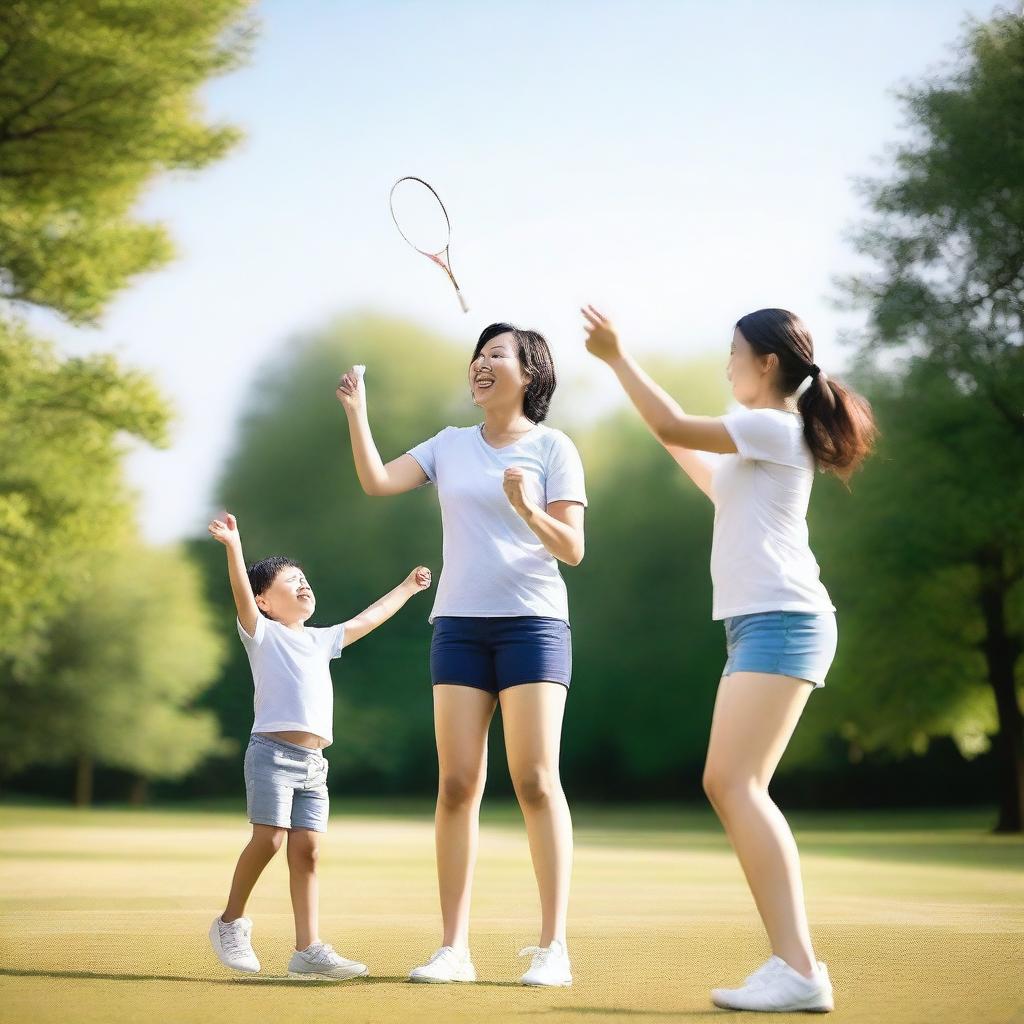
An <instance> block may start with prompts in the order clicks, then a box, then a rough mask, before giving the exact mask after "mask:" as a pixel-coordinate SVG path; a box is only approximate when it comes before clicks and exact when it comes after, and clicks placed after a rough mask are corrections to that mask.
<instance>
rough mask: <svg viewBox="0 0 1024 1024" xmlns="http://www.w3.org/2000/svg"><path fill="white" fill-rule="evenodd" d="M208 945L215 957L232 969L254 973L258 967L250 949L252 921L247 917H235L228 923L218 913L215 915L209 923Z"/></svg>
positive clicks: (258, 964) (257, 961) (257, 962)
mask: <svg viewBox="0 0 1024 1024" xmlns="http://www.w3.org/2000/svg"><path fill="white" fill-rule="evenodd" d="M210 945H211V946H213V951H214V953H216V954H217V959H218V960H219V961H220V962H221V963H222V964H223V965H224V966H225V967H230V968H231V970H233V971H242V972H244V973H245V974H255V973H256V972H257V971H258V970H259V969H260V962H259V960H257V959H256V954H255V953H254V952H253V951H252V921H250V920H249V918H247V917H236V918H235V919H234V921H232V922H231V923H230V924H227V923H226V922H224V921H222V920H221V918H220V915H218V916H217V917H215V918H214V919H213V924H211V925H210Z"/></svg>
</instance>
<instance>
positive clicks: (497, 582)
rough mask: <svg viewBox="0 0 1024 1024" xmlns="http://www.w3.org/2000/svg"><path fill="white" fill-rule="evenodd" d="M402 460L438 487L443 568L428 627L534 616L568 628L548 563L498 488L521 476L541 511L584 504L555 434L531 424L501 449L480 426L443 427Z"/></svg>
mask: <svg viewBox="0 0 1024 1024" xmlns="http://www.w3.org/2000/svg"><path fill="white" fill-rule="evenodd" d="M409 454H410V455H411V456H412V457H413V458H414V459H415V460H416V461H417V462H418V463H419V464H420V466H421V467H422V469H423V472H424V473H426V474H427V476H428V477H429V478H430V481H431V482H432V483H434V484H436V485H437V494H438V500H439V501H440V504H441V525H442V528H443V531H444V541H443V549H442V558H443V564H442V567H441V579H440V581H439V582H438V585H437V595H436V597H435V599H434V606H433V608H432V610H431V612H430V618H429V621H430V622H433V621H434V619H435V618H437V617H438V616H439V615H460V616H480V617H483V616H495V617H500V616H512V615H538V616H545V617H548V618H554V619H562V620H563V621H564V622H568V621H569V603H568V598H567V596H566V591H565V583H564V581H563V580H562V577H561V575H560V573H559V571H558V562H557V560H556V559H555V557H554V556H553V555H552V554H550V552H548V550H547V549H546V548H545V547H544V545H543V544H541V542H540V540H539V539H538V538H537V535H536V534H535V533H534V532H533V531H532V530H531V529H530V528H529V526H527V525H526V523H524V522H523V520H522V519H521V518H520V516H519V515H518V513H517V512H516V510H515V509H514V508H513V507H512V505H511V504H510V503H509V500H508V497H507V496H506V494H505V491H504V488H503V486H502V480H503V478H504V474H505V470H506V469H508V468H509V467H511V466H518V467H520V468H522V469H523V470H524V476H525V488H526V493H527V495H528V496H529V497H530V499H531V500H532V501H533V502H535V503H536V504H537V505H538V506H539V507H540V508H542V509H544V508H546V506H547V504H548V503H549V502H552V501H575V502H579V504H581V505H584V506H585V505H586V504H587V496H586V492H585V490H584V481H583V463H582V461H581V460H580V456H579V452H577V450H576V446H575V445H574V444H573V443H572V441H571V440H570V439H569V438H568V436H567V435H565V434H563V433H562V431H560V430H555V429H554V428H552V427H547V426H545V425H544V424H542V423H538V424H537V425H536V426H535V427H533V429H532V430H530V431H529V432H528V433H527V434H526V435H524V436H523V437H521V438H520V439H519V440H518V441H516V442H515V443H513V444H510V445H506V446H505V447H504V448H492V447H491V446H490V445H489V444H488V443H487V442H486V441H485V440H484V437H483V432H482V425H481V424H477V425H476V426H472V427H445V428H444V430H442V431H440V432H439V433H437V434H435V435H434V436H433V437H431V438H428V439H427V440H426V441H424V442H422V443H421V444H418V445H416V447H415V448H412V449H410V451H409Z"/></svg>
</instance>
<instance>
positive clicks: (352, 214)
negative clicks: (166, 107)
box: [33, 0, 993, 541]
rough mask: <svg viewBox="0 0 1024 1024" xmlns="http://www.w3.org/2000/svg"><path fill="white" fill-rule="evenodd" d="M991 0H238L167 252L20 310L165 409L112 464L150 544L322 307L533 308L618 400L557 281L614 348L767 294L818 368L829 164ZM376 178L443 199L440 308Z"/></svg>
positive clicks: (182, 521) (447, 325)
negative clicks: (159, 427)
mask: <svg viewBox="0 0 1024 1024" xmlns="http://www.w3.org/2000/svg"><path fill="white" fill-rule="evenodd" d="M992 10H993V5H992V4H991V3H969V2H963V0H961V2H956V3H953V2H946V0H899V2H896V0H890V2H888V3H883V2H877V0H830V2H827V3H823V2H820V0H818V2H810V0H806V2H797V0H762V2H759V3H751V2H738V0H722V2H715V3H711V2H709V0H705V2H700V3H698V2H683V0H679V2H659V3H653V2H630V3H625V2H620V3H582V2H579V3H577V2H569V0H564V2H547V3H531V2H527V3H522V2H517V3H494V2H491V3H477V4H473V3H468V2H467V3H446V2H443V0H435V2H430V3H427V2H423V3H402V2H394V3H389V2H383V0H378V2H364V3H349V2H327V0H291V2H286V0H266V2H264V3H261V4H259V5H258V6H257V12H258V16H259V18H260V20H261V24H262V27H261V31H260V36H259V40H258V42H257V45H256V50H255V53H254V55H253V59H252V61H251V63H250V64H249V65H248V66H247V67H245V68H244V69H242V70H240V71H238V72H236V73H234V74H232V75H231V76H229V77H226V78H223V79H220V80H217V81H216V82H214V83H211V85H210V86H209V87H208V88H206V89H205V90H204V94H203V95H204V101H205V105H206V108H207V112H208V116H210V117H211V118H214V119H218V120H225V121H230V122H232V123H235V124H238V125H239V126H241V127H242V128H243V129H244V130H245V132H246V140H245V141H244V142H243V143H242V145H241V146H240V147H239V148H238V149H237V150H236V151H235V152H234V153H233V154H232V155H231V156H230V157H229V158H227V159H225V160H224V161H222V162H221V163H219V164H217V165H216V166H214V167H212V168H209V169H207V170H205V171H202V172H200V173H198V174H195V175H183V174H182V175H178V174H176V175H168V176H166V177H164V178H162V179H160V180H159V181H157V182H156V183H154V186H153V187H152V188H151V189H150V190H149V192H148V193H147V195H146V197H145V199H144V200H143V202H142V204H141V214H142V215H143V216H145V217H148V218H155V219H160V220H162V221H164V222H165V223H166V224H167V226H168V228H169V230H170V232H171V234H172V236H173V238H174V240H175V243H176V245H177V249H178V258H177V259H176V260H175V262H174V263H172V264H171V265H170V266H168V267H166V268H165V269H163V270H161V271H160V272H159V273H157V274H153V275H150V276H148V277H146V278H143V279H140V280H138V281H137V282H135V284H134V285H133V287H132V288H131V289H129V290H128V291H126V292H125V293H124V294H123V295H122V296H121V297H120V298H119V299H118V300H117V302H115V303H114V304H113V305H112V307H111V308H110V310H109V312H108V315H107V316H106V317H105V319H104V322H103V324H102V325H101V326H100V328H99V329H91V330H74V329H72V328H70V327H67V326H66V325H64V324H61V323H59V322H57V321H55V320H52V319H50V318H48V317H45V316H38V317H34V318H33V319H34V320H35V321H36V323H37V326H41V327H42V328H43V329H44V330H45V331H46V332H48V333H49V334H50V335H51V336H53V337H55V338H57V339H58V340H59V342H60V344H61V347H62V348H63V349H64V350H65V351H67V352H82V351H88V350H92V349H113V350H115V351H117V352H118V353H119V354H120V355H121V356H122V357H123V358H124V359H125V360H126V361H128V362H130V363H131V364H133V365H135V366H139V367H142V368H145V369H147V370H149V371H151V372H152V373H153V374H154V375H155V376H156V378H157V380H158V381H159V382H160V383H161V385H162V386H163V388H164V390H165V391H166V392H167V394H168V395H169V396H170V398H171V399H172V401H173V402H174V405H175V407H176V409H177V414H178V415H177V422H176V425H175V431H174V444H173V446H172V448H171V449H169V450H168V451H163V452H153V451H150V450H139V451H137V452H135V453H134V454H133V455H132V456H131V458H130V463H129V469H130V474H131V478H132V481H133V482H134V483H135V485H136V486H137V487H138V488H139V490H140V493H141V497H142V502H141V509H142V515H143V523H144V529H145V532H146V534H147V536H148V537H150V539H152V540H155V541H164V540H171V539H175V538H177V537H181V536H186V535H189V534H194V533H197V532H199V531H201V530H202V528H203V527H204V525H205V521H206V517H207V515H208V512H209V511H210V506H209V495H210V491H211V488H212V486H213V484H214V482H215V480H216V477H217V474H218V472H219V469H220V465H221V462H222V459H223V457H224V456H225V454H226V452H227V451H228V450H229V449H230V448H231V447H232V446H233V445H234V443H235V424H236V420H237V417H238V414H239V411H240V408H241V406H242V404H243V402H244V400H245V397H246V393H247V388H248V387H249V385H250V383H251V380H252V377H253V375H254V373H255V372H256V370H257V369H258V367H259V366H260V365H261V364H262V363H263V362H264V361H265V360H266V359H268V358H270V357H272V356H273V355H275V354H277V353H279V352H280V351H281V349H282V348H283V347H284V346H286V345H287V343H288V339H289V337H291V336H294V335H295V334H296V333H297V332H300V331H303V330H308V329H312V328H316V327H317V326H318V325H321V324H323V323H325V322H327V321H328V320H330V319H331V318H332V317H333V316H335V315H337V314H339V313H344V312H346V311H351V310H355V309H367V308H372V309H378V310H380V311H383V312H388V313H394V314H398V315H402V316H407V317H410V318H413V319H415V320H417V321H420V322H422V323H425V324H427V325H429V326H431V327H433V328H436V329H438V330H440V331H442V332H444V333H446V334H448V335H450V336H451V337H452V338H453V339H455V340H461V341H464V342H465V344H466V345H467V348H468V347H469V346H471V344H472V341H473V340H474V339H475V337H476V334H477V333H478V332H479V330H480V328H481V327H482V326H483V325H484V324H486V323H488V322H490V321H492V320H499V319H500V320H512V321H514V322H516V323H520V324H522V325H523V326H530V327H535V328H537V329H539V330H541V331H543V332H544V333H545V335H546V336H547V337H548V339H549V341H550V342H551V343H552V347H553V349H554V352H555V357H556V361H557V363H558V365H559V370H560V376H561V377H562V379H563V381H566V382H567V385H568V386H569V387H572V388H574V389H579V391H578V394H577V398H576V400H574V403H573V404H574V407H575V406H577V405H578V404H579V399H580V398H585V400H586V402H587V403H588V404H589V405H590V406H591V408H603V407H605V406H606V405H607V404H608V403H611V402H614V401H616V400H618V399H617V396H616V393H615V391H614V389H613V387H612V385H611V382H610V380H609V376H608V375H607V373H606V372H605V371H604V370H603V368H602V367H601V366H599V365H596V364H594V363H593V361H592V360H590V358H589V357H588V356H586V354H585V352H583V349H582V342H581V339H582V330H581V328H580V326H579V316H578V313H577V309H578V307H579V305H580V303H582V302H593V303H594V304H595V305H598V306H599V307H600V308H603V309H604V310H605V311H606V312H608V313H609V314H610V315H611V316H612V317H613V318H614V319H615V321H616V322H617V323H618V325H619V328H620V333H621V334H622V335H623V337H624V339H625V340H626V342H627V344H629V345H631V346H632V347H634V348H635V349H636V350H637V351H638V352H640V353H642V352H643V351H644V350H648V351H666V352H672V353H675V354H678V355H680V356H685V355H687V354H698V353H700V354H703V353H706V352H708V351H716V350H717V351H720V352H721V353H722V359H723V365H724V361H725V357H726V353H727V349H728V341H729V337H730V335H731V325H732V324H733V323H734V322H735V320H736V319H737V317H738V316H740V315H741V314H742V313H744V312H748V311H749V310H751V309H755V308H758V307H761V306H768V305H771V306H784V307H787V308H790V309H793V310H795V311H796V312H798V313H800V314H801V316H803V317H804V319H805V320H806V321H807V322H808V323H809V325H810V326H811V329H812V331H813V333H814V335H815V339H816V345H817V353H818V362H819V364H821V365H823V366H824V367H825V368H826V370H829V369H837V368H841V367H842V364H843V361H844V356H845V353H844V351H843V350H842V348H841V347H840V346H839V345H838V344H837V343H836V335H837V332H839V331H840V330H841V329H843V328H844V327H850V326H853V325H854V324H855V323H856V318H855V317H853V316H852V315H851V314H848V313H840V312H838V311H837V310H836V309H835V308H834V307H833V304H832V300H833V299H834V297H835V289H834V288H833V285H832V283H831V282H832V279H833V277H834V276H835V275H836V274H840V273H843V272H845V271H848V270H850V269H851V268H853V267H854V266H855V265H856V260H855V257H854V254H853V253H852V251H851V247H850V245H849V243H848V241H847V240H846V238H845V232H846V231H847V230H848V228H849V227H850V226H851V225H852V224H853V223H855V222H856V221H857V219H858V218H859V217H861V216H862V215H863V210H862V208H861V206H860V203H859V200H858V199H857V196H856V193H855V191H854V189H853V187H852V179H853V178H854V177H855V176H858V175H863V174H869V173H873V172H875V171H877V170H879V169H882V168H884V166H885V162H884V159H885V154H886V152H887V149H888V147H890V146H891V145H892V144H893V143H894V142H895V141H897V140H898V139H899V138H900V136H901V131H902V125H901V116H902V115H901V111H900V107H899V104H898V102H897V100H896V98H895V96H894V93H893V90H894V89H895V88H896V87H898V86H899V85H900V84H901V83H903V82H907V81H913V80H917V79H920V77H921V76H922V75H923V74H926V73H927V72H928V71H929V70H932V69H934V68H935V67H936V66H937V65H938V64H939V63H940V62H941V61H943V60H945V59H947V58H948V56H949V46H950V45H951V44H952V43H953V42H954V41H955V40H956V39H957V38H958V37H959V36H960V35H961V32H962V24H963V21H964V19H965V17H966V16H968V15H974V16H975V17H978V18H985V17H988V16H989V14H990V13H991V12H992ZM880 161H881V162H880ZM404 174H416V175H419V176H421V177H424V178H426V179H427V180H429V181H431V182H432V183H433V184H434V185H435V186H436V187H437V188H438V191H439V192H440V193H441V195H442V196H443V198H444V199H445V202H446V204H447V205H448V207H449V211H450V213H451V216H452V220H453V222H454V231H453V240H452V263H453V266H454V269H455V271H456V274H457V276H458V277H459V281H460V284H461V286H462V289H463V292H464V293H465V295H466V297H467V299H468V301H469V303H470V306H471V312H470V313H469V314H468V315H463V314H462V313H461V311H460V310H459V307H458V304H457V302H456V300H455V297H454V295H453V293H452V292H451V289H450V287H449V286H448V285H447V282H446V279H445V278H444V276H443V275H442V274H441V272H440V271H438V270H437V269H436V268H434V267H431V266H430V265H429V263H428V262H427V261H426V260H424V259H423V258H422V257H418V256H416V254H415V253H413V252H412V251H411V250H410V249H408V248H407V247H406V246H405V245H404V243H403V242H402V241H401V240H400V238H399V237H398V235H397V233H396V232H395V229H394V225H393V224H392V222H391V219H390V215H389V213H388V207H387V194H388V189H389V187H390V185H391V182H392V181H394V180H395V179H396V178H398V177H400V176H402V175H404ZM331 383H332V382H330V381H328V382H325V386H328V387H329V386H331ZM368 386H372V366H371V367H370V368H369V370H368ZM563 400H564V397H563ZM440 425H441V424H439V426H440ZM343 438H344V426H343V422H342V420H341V417H340V416H339V432H338V443H339V444H340V443H341V442H342V440H343ZM415 440H417V439H410V444H412V443H413V442H414V441H415ZM383 454H384V455H385V457H388V456H390V455H393V454H397V453H383Z"/></svg>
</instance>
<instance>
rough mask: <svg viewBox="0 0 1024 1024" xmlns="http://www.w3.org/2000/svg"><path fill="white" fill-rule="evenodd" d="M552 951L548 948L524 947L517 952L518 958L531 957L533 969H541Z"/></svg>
mask: <svg viewBox="0 0 1024 1024" xmlns="http://www.w3.org/2000/svg"><path fill="white" fill-rule="evenodd" d="M553 953H554V950H553V949H552V948H551V947H550V946H524V947H523V948H522V949H521V950H519V955H520V956H532V957H533V958H534V959H533V966H534V967H543V966H544V965H545V964H546V963H547V962H548V959H549V958H550V957H551V955H552V954H553Z"/></svg>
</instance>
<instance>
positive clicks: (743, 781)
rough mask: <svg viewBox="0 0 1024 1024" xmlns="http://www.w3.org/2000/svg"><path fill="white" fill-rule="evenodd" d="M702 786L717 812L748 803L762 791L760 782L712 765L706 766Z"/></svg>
mask: <svg viewBox="0 0 1024 1024" xmlns="http://www.w3.org/2000/svg"><path fill="white" fill-rule="evenodd" d="M701 784H702V785H703V787H704V795H705V796H706V797H707V798H708V800H709V801H710V802H711V806H712V807H714V808H715V810H716V811H721V810H724V809H726V808H729V807H734V806H736V805H738V804H742V803H744V802H748V801H750V800H751V799H753V798H754V797H755V796H756V795H757V792H758V791H759V789H761V787H760V785H759V784H758V782H757V781H756V780H755V779H753V778H752V777H751V776H749V775H746V774H743V773H738V772H733V771H729V770H728V769H722V768H716V767H713V766H710V765H705V766H704V777H703V778H702V780H701Z"/></svg>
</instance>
